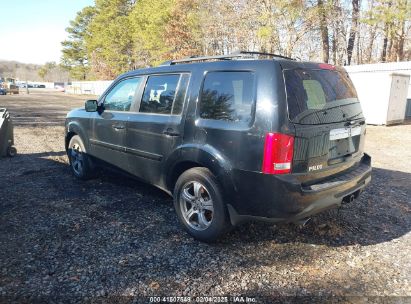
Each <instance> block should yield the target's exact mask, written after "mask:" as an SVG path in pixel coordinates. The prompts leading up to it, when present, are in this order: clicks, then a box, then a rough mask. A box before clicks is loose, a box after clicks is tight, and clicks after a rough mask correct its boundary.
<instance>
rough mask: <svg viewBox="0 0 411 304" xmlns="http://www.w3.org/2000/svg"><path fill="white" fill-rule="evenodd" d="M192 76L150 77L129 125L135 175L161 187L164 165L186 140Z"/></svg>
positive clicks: (165, 75)
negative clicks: (185, 117) (186, 105)
mask: <svg viewBox="0 0 411 304" xmlns="http://www.w3.org/2000/svg"><path fill="white" fill-rule="evenodd" d="M189 79H190V75H189V74H162V75H150V76H148V77H147V82H146V85H145V88H144V92H143V94H142V97H141V102H140V103H139V104H138V103H137V105H136V112H137V113H135V112H133V113H131V115H130V119H129V121H128V123H127V137H126V150H127V154H128V155H129V156H128V157H129V163H130V165H131V173H133V174H134V175H136V176H138V177H141V178H143V179H144V180H146V181H149V182H151V183H153V184H156V185H160V181H161V172H162V166H163V165H164V161H165V160H166V159H167V157H168V156H169V154H170V153H172V151H173V150H174V148H175V147H176V146H177V145H178V144H179V143H181V141H182V138H183V119H182V112H183V105H184V99H185V96H186V91H187V86H188V83H189Z"/></svg>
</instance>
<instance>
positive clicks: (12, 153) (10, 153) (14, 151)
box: [7, 146, 17, 157]
mask: <svg viewBox="0 0 411 304" xmlns="http://www.w3.org/2000/svg"><path fill="white" fill-rule="evenodd" d="M16 155H17V149H16V148H15V147H13V146H10V147H8V148H7V156H8V157H14V156H16Z"/></svg>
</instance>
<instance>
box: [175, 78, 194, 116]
mask: <svg viewBox="0 0 411 304" xmlns="http://www.w3.org/2000/svg"><path fill="white" fill-rule="evenodd" d="M189 82H190V74H183V75H181V78H180V83H179V85H178V90H177V95H176V98H175V100H174V104H173V110H172V111H171V113H172V114H173V115H179V114H181V112H182V111H183V106H184V100H185V99H186V94H187V88H188V83H189Z"/></svg>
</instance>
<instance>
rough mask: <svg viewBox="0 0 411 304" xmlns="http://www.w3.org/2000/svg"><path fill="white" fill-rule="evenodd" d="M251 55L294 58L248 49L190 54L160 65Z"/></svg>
mask: <svg viewBox="0 0 411 304" xmlns="http://www.w3.org/2000/svg"><path fill="white" fill-rule="evenodd" d="M253 56H267V57H274V58H282V59H290V60H295V59H293V58H290V57H286V56H282V55H277V54H271V53H261V52H250V51H236V52H233V53H230V54H226V55H216V56H191V57H188V58H184V59H177V60H170V61H166V62H164V63H162V64H161V66H166V65H174V64H178V63H187V62H196V61H208V60H232V59H234V58H239V57H242V58H244V57H253Z"/></svg>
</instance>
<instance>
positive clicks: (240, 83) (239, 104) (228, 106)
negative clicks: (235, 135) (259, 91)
mask: <svg viewBox="0 0 411 304" xmlns="http://www.w3.org/2000/svg"><path fill="white" fill-rule="evenodd" d="M253 102H254V74H253V73H252V72H210V73H207V75H206V77H205V80H204V84H203V89H202V92H201V99H200V117H201V118H204V119H215V120H225V121H229V122H244V123H249V122H250V121H251V119H252V108H253Z"/></svg>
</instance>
